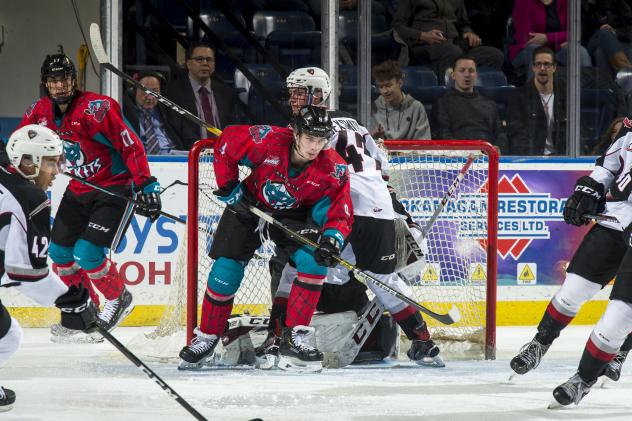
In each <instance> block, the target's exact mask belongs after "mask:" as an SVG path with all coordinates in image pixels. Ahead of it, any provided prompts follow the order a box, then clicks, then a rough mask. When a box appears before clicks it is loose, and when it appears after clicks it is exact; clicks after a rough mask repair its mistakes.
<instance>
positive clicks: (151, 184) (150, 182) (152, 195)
mask: <svg viewBox="0 0 632 421" xmlns="http://www.w3.org/2000/svg"><path fill="white" fill-rule="evenodd" d="M161 210H162V203H161V201H160V184H159V183H158V181H157V180H156V177H149V178H148V179H147V180H146V181H145V182H144V183H143V184H141V185H140V186H139V188H138V196H137V201H136V213H137V214H138V215H141V216H146V217H147V218H149V220H150V221H151V222H154V221H156V219H158V217H160V211H161Z"/></svg>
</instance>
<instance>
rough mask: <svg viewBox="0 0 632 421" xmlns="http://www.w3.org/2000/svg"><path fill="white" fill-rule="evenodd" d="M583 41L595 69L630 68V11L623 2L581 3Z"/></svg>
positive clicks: (612, 0)
mask: <svg viewBox="0 0 632 421" xmlns="http://www.w3.org/2000/svg"><path fill="white" fill-rule="evenodd" d="M582 18H583V24H582V29H583V32H584V36H583V40H584V42H585V43H587V44H586V45H588V51H589V52H590V54H591V55H592V57H593V59H594V60H595V65H596V66H597V67H601V68H606V69H609V70H610V71H611V72H612V73H613V74H616V73H617V72H618V71H619V70H621V69H632V63H631V62H630V58H629V54H630V53H632V47H631V46H630V43H631V42H632V9H631V8H630V6H629V5H628V3H627V2H626V1H624V0H599V1H596V0H586V1H582Z"/></svg>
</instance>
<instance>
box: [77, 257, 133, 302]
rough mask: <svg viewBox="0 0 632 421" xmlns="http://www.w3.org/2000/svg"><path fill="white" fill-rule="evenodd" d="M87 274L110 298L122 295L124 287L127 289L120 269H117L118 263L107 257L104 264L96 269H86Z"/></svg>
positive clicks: (102, 292) (106, 296)
mask: <svg viewBox="0 0 632 421" xmlns="http://www.w3.org/2000/svg"><path fill="white" fill-rule="evenodd" d="M86 275H88V279H89V280H90V281H92V283H93V284H94V286H95V287H96V288H97V289H98V290H99V291H100V292H101V294H103V295H104V296H105V298H107V299H108V300H114V299H116V298H118V297H120V296H121V293H122V292H123V289H125V285H123V279H122V278H121V277H120V276H119V273H118V270H116V263H114V262H112V261H111V260H109V259H105V261H104V262H103V264H101V265H100V266H99V267H97V268H95V269H92V270H86Z"/></svg>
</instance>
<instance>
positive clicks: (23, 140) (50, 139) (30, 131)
mask: <svg viewBox="0 0 632 421" xmlns="http://www.w3.org/2000/svg"><path fill="white" fill-rule="evenodd" d="M6 151H7V155H8V156H9V161H10V162H11V165H13V166H14V167H15V169H16V170H17V171H18V172H19V173H20V174H21V175H22V176H24V177H25V178H28V179H34V178H37V176H38V175H39V169H40V166H41V163H42V158H43V157H45V156H59V155H62V154H63V153H64V143H63V142H62V140H61V139H60V138H59V136H58V135H57V133H55V132H54V131H52V130H51V129H49V128H48V127H44V126H40V125H38V124H29V125H26V126H24V127H20V128H19V129H17V130H16V131H14V132H13V133H12V134H11V137H9V142H8V143H7V146H6ZM23 157H27V158H29V159H31V160H32V161H33V164H34V165H35V174H32V175H26V174H24V173H23V172H22V171H21V170H20V163H21V162H22V158H23Z"/></svg>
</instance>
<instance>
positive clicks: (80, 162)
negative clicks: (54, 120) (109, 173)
mask: <svg viewBox="0 0 632 421" xmlns="http://www.w3.org/2000/svg"><path fill="white" fill-rule="evenodd" d="M64 155H66V161H67V163H68V165H67V166H68V171H70V172H72V173H73V174H74V175H76V176H77V177H82V178H88V177H91V176H92V175H94V174H95V173H96V172H97V171H99V170H100V169H101V167H102V165H101V158H97V159H95V160H94V161H92V162H90V163H86V155H85V154H84V153H83V151H82V150H81V146H80V145H79V143H77V142H73V141H69V140H64Z"/></svg>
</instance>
